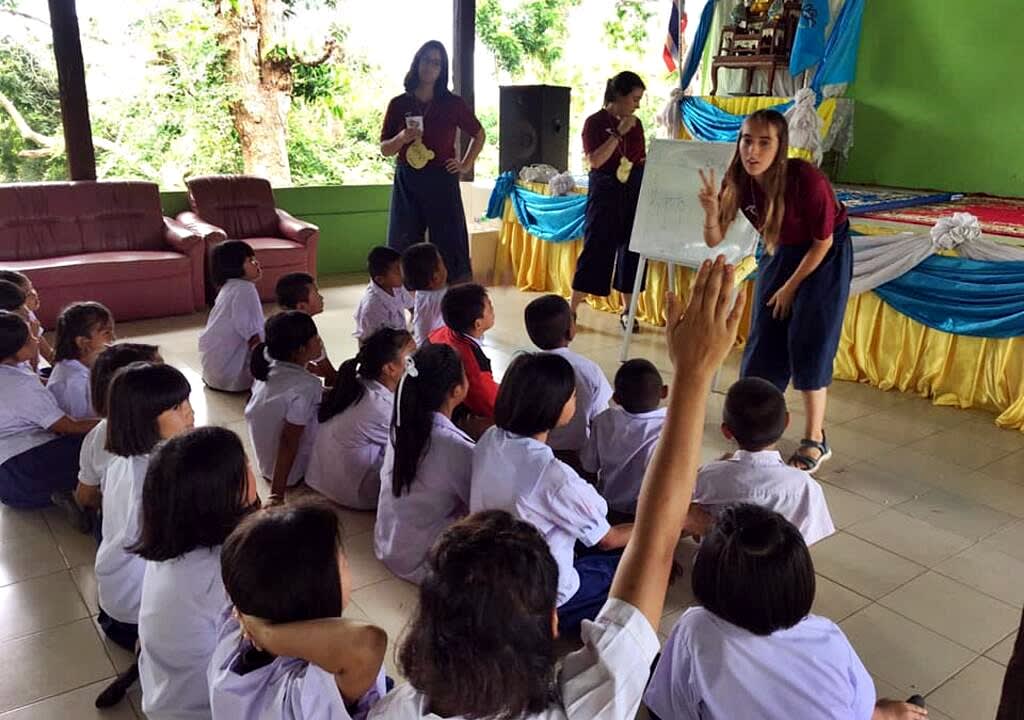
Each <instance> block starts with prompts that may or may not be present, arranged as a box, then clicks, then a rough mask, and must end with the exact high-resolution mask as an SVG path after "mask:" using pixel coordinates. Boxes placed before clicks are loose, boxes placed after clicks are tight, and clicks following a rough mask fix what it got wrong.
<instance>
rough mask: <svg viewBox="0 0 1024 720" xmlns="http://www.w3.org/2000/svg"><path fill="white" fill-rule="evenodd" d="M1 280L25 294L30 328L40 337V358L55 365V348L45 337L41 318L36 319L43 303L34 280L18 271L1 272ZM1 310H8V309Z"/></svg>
mask: <svg viewBox="0 0 1024 720" xmlns="http://www.w3.org/2000/svg"><path fill="white" fill-rule="evenodd" d="M0 280H6V281H7V282H12V283H14V284H15V285H17V286H18V287H19V288H20V289H21V291H22V292H23V293H25V309H26V310H27V311H28V312H27V314H28V317H27V318H26V319H27V320H28V322H29V326H30V327H33V328H35V329H36V335H37V336H38V337H39V356H40V357H42V358H43V359H44V360H46V362H48V363H50V364H53V348H52V347H50V343H48V342H47V341H46V338H45V337H43V332H44V331H43V328H42V327H41V326H40V324H39V318H38V317H36V311H37V310H39V306H40V305H41V304H42V303H41V301H40V299H39V293H38V292H37V291H36V288H35V285H33V284H32V279H31V278H30V277H29V276H28V275H26V274H25V273H20V272H18V271H17V270H0ZM0 309H4V310H6V309H8V308H0Z"/></svg>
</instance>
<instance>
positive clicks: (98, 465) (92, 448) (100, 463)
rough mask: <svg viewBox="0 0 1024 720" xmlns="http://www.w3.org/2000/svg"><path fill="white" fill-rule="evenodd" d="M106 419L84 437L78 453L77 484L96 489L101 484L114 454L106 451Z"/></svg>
mask: <svg viewBox="0 0 1024 720" xmlns="http://www.w3.org/2000/svg"><path fill="white" fill-rule="evenodd" d="M106 444H107V419H106V418H103V419H102V420H100V421H99V422H98V423H96V426H95V427H93V429H92V430H90V431H89V432H88V433H86V435H85V439H84V440H82V449H81V450H79V451H78V482H80V483H82V484H83V485H91V486H92V487H97V486H99V485H102V483H103V474H104V473H105V472H106V470H107V465H108V464H109V463H110V461H111V460H113V459H114V454H113V453H111V452H109V451H107V449H106Z"/></svg>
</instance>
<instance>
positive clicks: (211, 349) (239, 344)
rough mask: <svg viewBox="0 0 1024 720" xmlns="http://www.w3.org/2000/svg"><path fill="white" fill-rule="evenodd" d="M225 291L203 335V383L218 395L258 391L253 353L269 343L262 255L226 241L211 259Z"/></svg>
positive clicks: (220, 293) (216, 280) (217, 281)
mask: <svg viewBox="0 0 1024 720" xmlns="http://www.w3.org/2000/svg"><path fill="white" fill-rule="evenodd" d="M210 263H211V265H212V270H211V274H212V277H213V281H214V283H215V284H216V285H217V287H218V288H219V290H218V291H217V299H216V300H215V301H214V303H213V309H212V310H211V311H210V317H209V318H208V319H207V321H206V327H205V328H204V329H203V331H202V332H201V333H200V334H199V361H200V362H201V363H202V366H203V382H205V383H206V384H207V385H208V386H209V387H211V388H213V389H214V390H224V391H227V392H242V391H243V390H248V389H249V388H251V387H252V374H251V373H250V371H249V359H250V354H251V351H252V349H253V348H254V347H256V345H257V344H259V343H260V342H262V341H263V306H262V305H261V304H260V294H259V292H258V291H257V290H256V282H257V281H258V280H259V279H260V278H261V277H262V276H263V269H262V268H261V267H260V261H259V260H257V259H256V251H255V250H253V249H252V247H251V246H250V245H249V244H248V243H245V242H242V241H241V240H226V241H224V242H222V243H220V244H218V245H215V246H214V248H213V251H212V252H211V253H210Z"/></svg>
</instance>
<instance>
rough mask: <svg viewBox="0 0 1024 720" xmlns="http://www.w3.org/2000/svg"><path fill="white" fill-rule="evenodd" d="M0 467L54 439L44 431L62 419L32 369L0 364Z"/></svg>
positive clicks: (54, 438) (58, 410)
mask: <svg viewBox="0 0 1024 720" xmlns="http://www.w3.org/2000/svg"><path fill="white" fill-rule="evenodd" d="M0 397H2V398H3V400H2V401H0V465H3V464H4V463H5V462H7V461H8V460H10V459H11V458H12V457H14V456H15V455H21V454H22V453H23V452H28V451H29V450H31V449H32V448H34V447H38V446H39V445H43V444H45V443H48V442H50V441H51V440H56V439H57V434H56V433H52V432H50V431H49V430H47V428H49V427H50V426H51V425H53V424H54V423H55V422H57V421H58V420H60V419H61V418H62V417H64V411H63V410H61V409H60V407H59V406H58V405H57V401H56V400H55V399H54V397H53V395H51V394H50V393H48V392H47V391H46V388H45V387H43V384H42V383H41V382H39V376H38V375H36V374H35V373H34V372H32V369H31V368H29V369H27V370H26V369H25V368H23V367H21V366H20V365H7V364H0Z"/></svg>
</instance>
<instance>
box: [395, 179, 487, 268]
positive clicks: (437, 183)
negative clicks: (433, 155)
mask: <svg viewBox="0 0 1024 720" xmlns="http://www.w3.org/2000/svg"><path fill="white" fill-rule="evenodd" d="M427 231H429V232H430V242H431V243H433V244H434V245H436V246H437V250H438V252H440V253H441V258H442V259H443V260H444V264H445V265H446V266H447V267H448V281H449V282H458V281H460V280H468V279H469V278H470V277H472V275H473V271H472V268H471V267H470V264H469V233H468V232H467V230H466V213H465V210H463V208H462V195H460V194H459V176H458V175H453V174H451V173H450V172H448V171H447V170H446V169H444V168H443V167H440V168H439V167H431V166H427V167H425V168H423V169H422V170H415V169H413V168H411V167H409V166H408V165H405V164H404V163H399V164H398V165H397V167H396V168H395V182H394V184H393V185H392V186H391V214H390V216H389V218H388V247H390V248H394V249H395V250H397V251H398V252H402V251H404V250H405V249H406V248H407V247H409V246H410V245H413V244H415V243H420V242H423V241H424V239H425V237H424V233H426V232H427Z"/></svg>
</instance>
